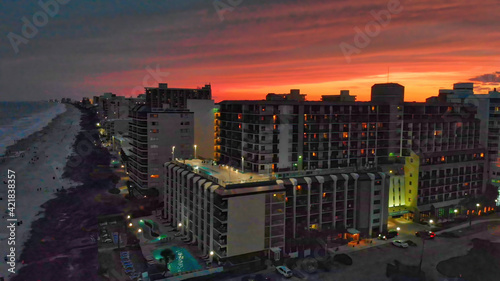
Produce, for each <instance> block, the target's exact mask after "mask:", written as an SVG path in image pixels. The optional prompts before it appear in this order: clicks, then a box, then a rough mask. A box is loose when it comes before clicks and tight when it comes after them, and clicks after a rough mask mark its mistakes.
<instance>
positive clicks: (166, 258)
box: [160, 248, 175, 277]
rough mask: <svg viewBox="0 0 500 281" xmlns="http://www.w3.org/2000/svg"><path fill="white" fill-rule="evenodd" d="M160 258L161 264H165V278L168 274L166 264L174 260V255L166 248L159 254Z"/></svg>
mask: <svg viewBox="0 0 500 281" xmlns="http://www.w3.org/2000/svg"><path fill="white" fill-rule="evenodd" d="M160 256H161V259H162V260H163V262H165V273H163V276H164V277H165V275H166V274H167V272H168V264H169V263H171V262H173V261H174V260H175V253H174V251H172V249H170V248H166V249H165V250H163V251H161V252H160Z"/></svg>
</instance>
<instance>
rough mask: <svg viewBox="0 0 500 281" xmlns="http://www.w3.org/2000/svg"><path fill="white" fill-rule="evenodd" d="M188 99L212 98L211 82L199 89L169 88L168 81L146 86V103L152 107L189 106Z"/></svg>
mask: <svg viewBox="0 0 500 281" xmlns="http://www.w3.org/2000/svg"><path fill="white" fill-rule="evenodd" d="M188 99H197V100H211V99H212V89H211V86H210V84H207V85H205V86H203V87H200V88H197V89H187V88H169V87H168V84H167V83H160V84H159V85H158V87H157V88H146V103H147V104H148V105H149V106H150V107H151V108H163V107H164V105H167V106H168V107H169V108H187V100H188Z"/></svg>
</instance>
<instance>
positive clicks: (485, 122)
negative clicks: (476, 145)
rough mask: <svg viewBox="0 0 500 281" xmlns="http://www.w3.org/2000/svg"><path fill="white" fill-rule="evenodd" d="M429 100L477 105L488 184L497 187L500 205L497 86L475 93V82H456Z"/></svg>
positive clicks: (498, 102) (499, 100) (498, 101)
mask: <svg viewBox="0 0 500 281" xmlns="http://www.w3.org/2000/svg"><path fill="white" fill-rule="evenodd" d="M428 100H429V101H441V102H443V101H446V102H453V103H462V104H471V105H474V106H476V107H477V112H476V118H478V119H479V120H480V121H481V125H480V127H481V130H480V135H479V141H480V142H481V145H482V147H484V148H486V149H487V151H486V158H487V161H488V165H486V173H487V174H488V182H487V183H488V184H491V185H493V186H495V187H496V189H497V191H498V192H499V193H498V198H497V206H500V148H499V144H500V129H499V124H500V92H498V91H497V89H496V88H495V89H494V90H493V91H490V92H489V93H488V94H474V84H473V83H456V84H454V85H453V89H452V90H451V89H450V90H439V96H437V97H431V98H429V99H428Z"/></svg>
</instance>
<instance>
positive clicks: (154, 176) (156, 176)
mask: <svg viewBox="0 0 500 281" xmlns="http://www.w3.org/2000/svg"><path fill="white" fill-rule="evenodd" d="M151 177H152V178H153V179H157V178H159V177H160V175H151Z"/></svg>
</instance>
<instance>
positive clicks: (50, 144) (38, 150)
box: [0, 105, 81, 277]
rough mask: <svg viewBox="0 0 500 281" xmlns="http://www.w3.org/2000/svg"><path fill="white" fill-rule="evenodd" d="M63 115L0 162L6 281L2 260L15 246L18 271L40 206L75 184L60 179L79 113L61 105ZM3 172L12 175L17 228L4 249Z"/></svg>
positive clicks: (0, 250) (0, 244)
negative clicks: (9, 172)
mask: <svg viewBox="0 0 500 281" xmlns="http://www.w3.org/2000/svg"><path fill="white" fill-rule="evenodd" d="M65 106H66V111H64V112H62V113H61V114H59V115H57V116H56V117H55V118H53V119H52V120H51V121H50V122H49V123H48V124H47V125H46V126H44V127H43V128H41V129H40V130H38V131H36V132H34V133H32V134H31V135H29V136H27V137H26V138H23V139H21V140H18V141H16V143H14V144H12V145H9V146H8V147H7V148H6V149H7V150H8V151H9V152H10V154H11V155H12V153H15V152H16V151H23V153H19V155H18V157H8V155H7V157H4V158H0V168H1V169H0V173H1V174H0V179H1V181H0V183H1V184H3V185H4V187H5V188H2V189H0V198H1V200H0V212H1V215H2V218H3V219H2V222H1V223H0V227H1V229H2V231H1V232H0V233H1V236H0V255H2V257H1V258H2V259H1V263H0V276H2V277H7V276H9V275H10V272H9V271H7V270H8V268H10V266H8V265H7V264H6V263H5V261H4V257H5V256H6V255H7V254H8V253H9V252H10V250H9V248H10V247H12V246H15V259H16V267H15V270H16V272H17V271H18V270H19V269H20V268H21V267H22V262H21V261H22V260H21V259H20V256H21V252H23V251H24V249H25V248H26V242H27V241H28V240H29V239H30V237H31V230H32V223H33V222H34V221H35V220H37V219H38V218H40V217H43V216H44V207H43V206H44V205H45V204H46V203H47V202H48V201H50V200H52V199H53V198H55V197H56V190H62V189H70V188H72V187H74V186H75V185H77V184H78V183H77V182H75V181H72V180H69V179H67V178H64V177H63V174H62V173H63V167H64V165H65V163H66V162H67V159H68V157H69V156H70V155H71V153H72V146H73V143H74V141H75V140H76V136H77V134H78V133H79V132H80V131H81V126H80V125H79V119H80V118H81V113H80V111H79V110H78V109H77V108H76V107H74V106H72V105H65ZM7 170H13V171H15V175H16V179H15V209H14V213H15V218H16V219H17V220H18V225H17V226H16V231H15V235H16V236H15V245H7V243H6V242H7V241H6V238H7V237H8V236H6V235H8V233H7V231H3V230H4V229H5V230H7V228H6V227H7V220H6V213H5V211H6V209H7V206H8V205H7V203H8V202H7V185H6V184H5V182H4V181H5V180H6V179H7Z"/></svg>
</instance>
